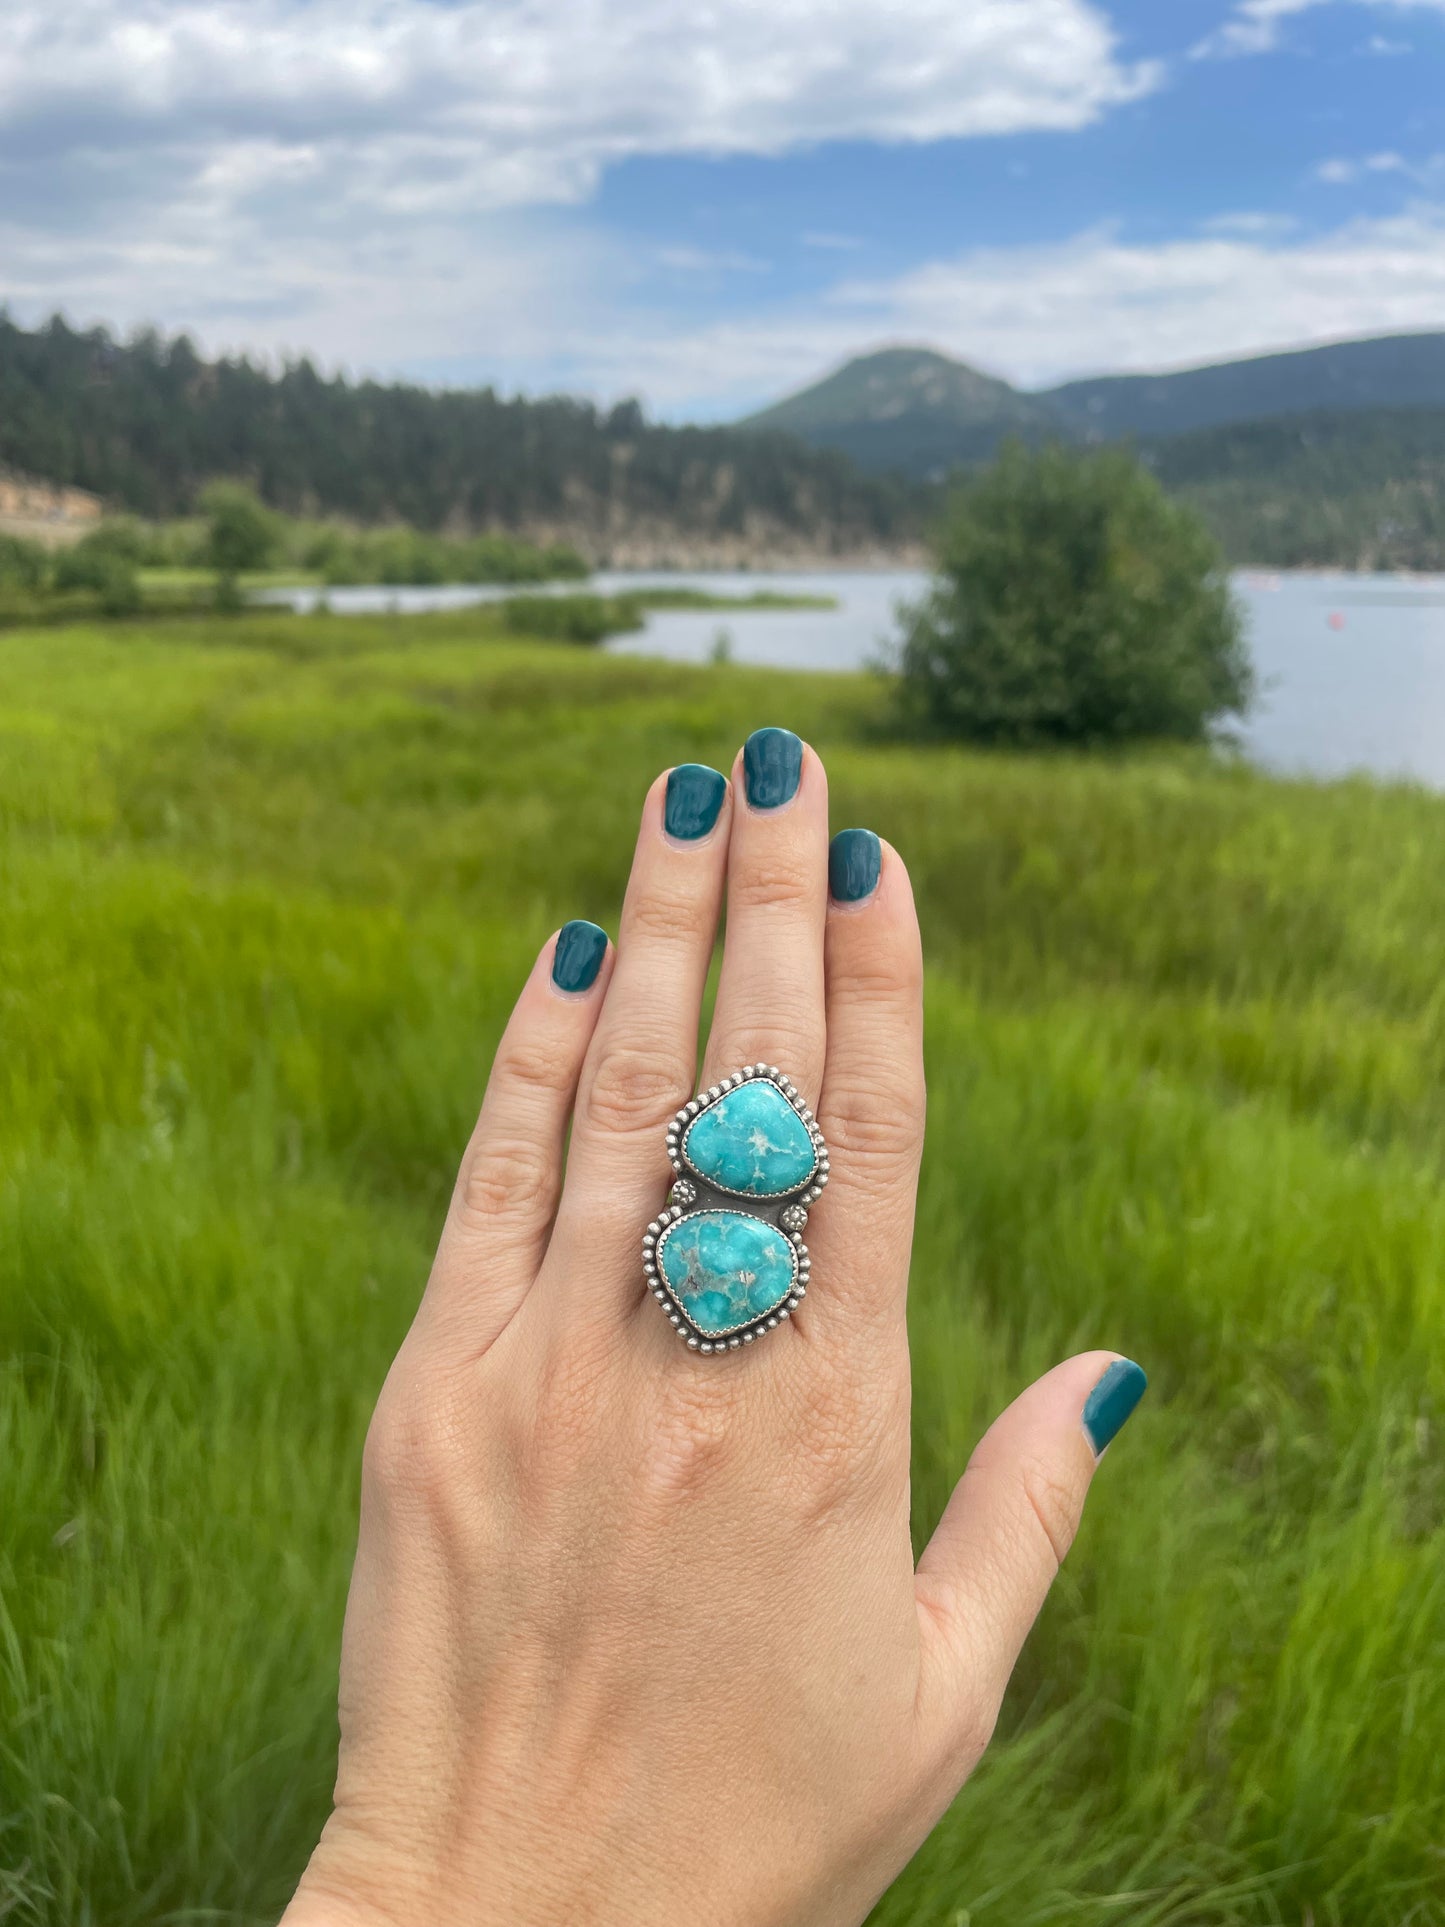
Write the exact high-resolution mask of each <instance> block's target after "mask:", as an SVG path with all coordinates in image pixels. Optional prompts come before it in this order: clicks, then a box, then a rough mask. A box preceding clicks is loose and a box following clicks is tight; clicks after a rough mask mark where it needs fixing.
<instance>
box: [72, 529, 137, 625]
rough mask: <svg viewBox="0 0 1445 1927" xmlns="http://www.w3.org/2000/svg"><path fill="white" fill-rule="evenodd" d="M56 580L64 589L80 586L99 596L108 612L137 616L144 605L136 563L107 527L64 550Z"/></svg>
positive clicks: (116, 614) (100, 601) (109, 614)
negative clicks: (112, 538) (137, 577)
mask: <svg viewBox="0 0 1445 1927" xmlns="http://www.w3.org/2000/svg"><path fill="white" fill-rule="evenodd" d="M53 580H54V584H55V587H56V589H57V590H59V591H61V592H64V591H66V590H72V589H79V590H83V591H86V592H88V593H89V594H91V595H93V596H95V597H96V599H97V601H98V602H99V604H100V608H101V612H102V613H103V614H104V615H108V616H133V615H134V614H135V613H136V612H137V610H138V609H139V608H140V603H141V595H140V583H139V582H138V581H137V579H136V572H135V563H134V562H133V561H132V560H131V559H130V558H129V556H127V555H126V554H125V553H124V552H123V550H122V549H121V548H120V547H118V546H117V545H116V543H115V542H114V541H112V540H111V538H110V536H109V534H108V533H107V531H106V530H104V529H97V530H96V532H95V534H94V535H88V536H86V537H85V539H84V541H82V542H77V543H76V544H75V546H74V548H69V549H62V550H61V551H60V553H59V555H58V556H57V557H56V559H55V574H54V578H53Z"/></svg>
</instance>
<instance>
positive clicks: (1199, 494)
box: [1141, 408, 1445, 570]
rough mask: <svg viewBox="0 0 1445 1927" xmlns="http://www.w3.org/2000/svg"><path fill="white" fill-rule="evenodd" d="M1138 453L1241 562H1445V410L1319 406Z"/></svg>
mask: <svg viewBox="0 0 1445 1927" xmlns="http://www.w3.org/2000/svg"><path fill="white" fill-rule="evenodd" d="M1141 453H1142V454H1143V457H1144V459H1145V460H1146V461H1147V462H1148V464H1149V466H1150V467H1151V468H1153V470H1154V471H1155V473H1156V474H1157V475H1158V477H1159V479H1160V481H1162V482H1163V483H1164V485H1165V487H1166V488H1168V489H1169V490H1170V492H1171V493H1172V494H1175V495H1177V496H1179V497H1180V498H1181V499H1183V500H1184V501H1186V502H1189V503H1191V504H1192V505H1193V506H1194V507H1195V508H1196V509H1198V510H1199V512H1200V514H1201V515H1202V516H1203V517H1204V519H1205V520H1206V521H1207V522H1208V523H1209V524H1210V526H1211V528H1212V529H1213V530H1214V532H1215V534H1216V536H1217V537H1218V538H1219V541H1220V542H1221V543H1222V545H1223V547H1224V551H1225V553H1226V554H1227V555H1228V556H1229V557H1230V559H1231V560H1232V561H1234V562H1238V563H1251V562H1252V563H1257V564H1261V565H1265V566H1269V567H1272V568H1304V567H1330V568H1353V569H1431V570H1434V569H1445V408H1409V409H1397V408H1377V409H1368V410H1363V409H1362V410H1347V409H1336V410H1318V411H1315V412H1312V413H1309V414H1301V415H1290V416H1285V417H1283V418H1281V419H1277V420H1271V421H1260V422H1239V423H1234V424H1231V425H1230V426H1229V427H1225V428H1206V429H1199V430H1196V431H1195V432H1194V433H1193V434H1190V435H1177V436H1172V437H1169V438H1168V439H1165V440H1162V441H1158V442H1154V443H1147V444H1144V445H1142V448H1141Z"/></svg>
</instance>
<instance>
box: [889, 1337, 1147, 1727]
mask: <svg viewBox="0 0 1445 1927" xmlns="http://www.w3.org/2000/svg"><path fill="white" fill-rule="evenodd" d="M1147 1382H1148V1381H1147V1380H1146V1379H1145V1376H1144V1374H1143V1372H1142V1371H1141V1370H1140V1369H1139V1367H1138V1366H1137V1365H1135V1364H1134V1363H1133V1362H1132V1361H1131V1360H1129V1359H1126V1358H1120V1357H1119V1356H1118V1355H1117V1354H1116V1353H1113V1352H1086V1353H1084V1354H1082V1355H1081V1356H1080V1357H1078V1358H1071V1359H1069V1360H1068V1362H1067V1363H1066V1364H1063V1365H1058V1366H1055V1368H1054V1370H1053V1371H1051V1372H1049V1373H1047V1374H1046V1375H1045V1376H1044V1377H1043V1378H1041V1379H1039V1380H1038V1381H1037V1383H1036V1384H1033V1385H1031V1386H1030V1387H1029V1389H1028V1390H1027V1391H1026V1392H1024V1393H1023V1394H1022V1395H1021V1397H1019V1398H1017V1399H1015V1401H1014V1403H1013V1404H1012V1405H1010V1406H1009V1408H1008V1410H1007V1411H1006V1412H1005V1413H1004V1414H1003V1416H1002V1417H1001V1418H999V1419H997V1420H996V1421H995V1422H994V1424H993V1425H992V1426H991V1427H990V1429H989V1431H988V1432H987V1433H986V1434H985V1436H984V1438H983V1439H982V1441H981V1442H980V1444H979V1446H978V1448H977V1450H976V1451H975V1452H974V1455H973V1458H972V1459H971V1460H970V1462H969V1466H968V1470H967V1471H966V1472H965V1473H964V1475H963V1478H962V1479H961V1480H960V1482H959V1484H958V1487H957V1489H956V1491H955V1492H954V1494H953V1497H952V1498H951V1499H950V1501H949V1503H948V1507H947V1509H946V1510H945V1512H944V1515H943V1518H942V1519H941V1520H940V1521H939V1525H938V1530H937V1531H936V1532H935V1533H934V1535H933V1537H932V1539H931V1540H930V1541H929V1543H928V1545H927V1547H926V1549H925V1550H924V1554H923V1557H922V1559H920V1561H919V1562H918V1574H917V1594H918V1604H919V1613H920V1623H921V1630H922V1635H923V1650H924V1667H925V1676H924V1694H925V1698H926V1701H927V1705H928V1711H929V1713H930V1715H931V1716H932V1717H933V1719H934V1720H935V1722H936V1723H937V1730H938V1733H939V1736H940V1738H941V1740H942V1743H943V1745H944V1746H945V1747H948V1746H949V1745H950V1743H956V1744H958V1745H959V1746H961V1747H962V1748H964V1749H965V1750H966V1749H969V1748H970V1747H971V1748H972V1749H973V1750H974V1751H978V1750H981V1745H982V1743H984V1742H986V1740H987V1736H988V1734H989V1733H991V1732H992V1730H993V1723H994V1720H995V1718H996V1717H997V1714H998V1708H999V1704H1000V1702H1001V1700H1002V1698H1003V1692H1004V1688H1005V1686H1007V1684H1008V1680H1009V1675H1010V1674H1011V1673H1012V1671H1013V1668H1014V1662H1015V1660H1016V1659H1017V1658H1018V1655H1019V1649H1020V1647H1021V1646H1022V1645H1023V1643H1024V1640H1025V1638H1026V1637H1027V1635H1028V1631H1029V1628H1030V1627H1031V1626H1032V1625H1033V1623H1034V1620H1035V1619H1036V1618H1037V1616H1038V1612H1039V1608H1040V1607H1041V1606H1042V1605H1043V1603H1044V1599H1045V1596H1046V1595H1047V1593H1048V1590H1049V1587H1050V1586H1051V1585H1052V1584H1053V1582H1054V1579H1055V1577H1056V1576H1057V1574H1058V1570H1059V1567H1060V1565H1061V1564H1062V1562H1063V1559H1064V1556H1065V1554H1066V1553H1067V1552H1068V1550H1069V1547H1070V1546H1071V1545H1072V1544H1073V1540H1074V1534H1075V1533H1076V1532H1077V1530H1078V1526H1079V1520H1080V1517H1081V1515H1082V1513H1083V1509H1084V1500H1085V1498H1086V1497H1087V1495H1088V1490H1089V1483H1090V1481H1091V1480H1092V1478H1093V1476H1094V1469H1095V1467H1096V1466H1097V1464H1098V1462H1099V1459H1100V1456H1101V1455H1102V1453H1103V1452H1104V1449H1105V1447H1106V1446H1107V1445H1108V1443H1109V1441H1110V1440H1111V1439H1112V1438H1113V1437H1114V1436H1115V1434H1116V1433H1117V1432H1118V1431H1119V1428H1120V1427H1121V1426H1122V1425H1123V1423H1124V1421H1125V1420H1126V1419H1127V1418H1128V1417H1129V1414H1130V1413H1131V1412H1132V1411H1133V1410H1134V1407H1135V1406H1136V1405H1137V1404H1138V1403H1139V1400H1140V1399H1141V1398H1142V1397H1143V1395H1144V1389H1145V1386H1146V1384H1147Z"/></svg>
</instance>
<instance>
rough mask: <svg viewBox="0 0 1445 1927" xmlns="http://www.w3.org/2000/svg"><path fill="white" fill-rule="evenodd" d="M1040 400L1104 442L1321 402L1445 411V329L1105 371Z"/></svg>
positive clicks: (1294, 410)
mask: <svg viewBox="0 0 1445 1927" xmlns="http://www.w3.org/2000/svg"><path fill="white" fill-rule="evenodd" d="M1037 399H1038V400H1040V401H1043V402H1045V403H1047V404H1049V405H1050V406H1051V407H1053V408H1054V409H1055V410H1056V411H1057V412H1058V413H1059V414H1060V415H1061V416H1063V417H1065V418H1066V419H1067V420H1068V421H1069V422H1070V423H1071V424H1073V426H1074V427H1075V428H1076V429H1077V430H1078V431H1079V432H1081V433H1083V434H1085V435H1087V436H1088V437H1089V438H1090V439H1091V440H1098V441H1117V440H1120V439H1121V438H1123V437H1126V436H1154V435H1180V434H1186V433H1188V432H1189V431H1190V430H1191V429H1196V428H1218V427H1221V426H1223V425H1224V424H1225V423H1227V422H1240V421H1253V420H1258V419H1260V418H1262V417H1266V416H1272V415H1294V414H1303V413H1305V412H1307V411H1313V410H1319V409H1331V410H1343V409H1353V408H1413V407H1427V408H1445V334H1428V335H1383V336H1380V337H1378V338H1376V339H1373V340H1369V341H1340V342H1335V343H1332V344H1331V345H1330V346H1328V347H1324V348H1299V349H1294V350H1291V351H1290V352H1289V353H1287V354H1279V355H1256V356H1254V357H1253V358H1252V359H1250V360H1248V361H1221V362H1215V363H1212V364H1211V365H1209V366H1208V367H1204V368H1186V369H1183V370H1181V371H1180V372H1179V373H1177V374H1168V375H1101V376H1099V377H1097V378H1095V379H1094V380H1090V381H1070V382H1065V383H1064V385H1063V386H1062V387H1061V388H1050V389H1047V390H1045V391H1044V392H1043V393H1042V394H1041V395H1040V396H1038V397H1037Z"/></svg>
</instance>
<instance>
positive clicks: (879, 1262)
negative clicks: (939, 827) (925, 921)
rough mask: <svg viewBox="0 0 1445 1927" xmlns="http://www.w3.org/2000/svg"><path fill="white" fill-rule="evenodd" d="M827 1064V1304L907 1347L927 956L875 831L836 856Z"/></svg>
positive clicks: (822, 1106)
mask: <svg viewBox="0 0 1445 1927" xmlns="http://www.w3.org/2000/svg"><path fill="white" fill-rule="evenodd" d="M828 874H829V885H830V889H829V905H828V922H827V931H826V938H825V946H826V947H825V956H826V965H827V984H828V1001H827V1029H828V1058H827V1063H826V1065H825V1067H824V1071H823V1093H822V1097H821V1099H820V1100H819V1104H818V1122H819V1124H820V1125H821V1126H822V1129H823V1136H824V1138H825V1139H826V1141H827V1144H828V1151H829V1158H830V1178H829V1184H828V1189H827V1191H826V1192H825V1193H824V1194H823V1197H822V1198H821V1199H820V1200H819V1202H818V1204H817V1205H816V1206H815V1208H814V1216H813V1220H812V1222H811V1223H810V1225H809V1229H808V1234H807V1237H808V1245H809V1247H810V1251H811V1255H812V1258H813V1276H814V1277H815V1278H816V1279H817V1280H818V1282H819V1284H820V1286H821V1287H822V1288H823V1292H822V1294H820V1296H821V1295H823V1294H826V1298H827V1302H828V1304H829V1305H830V1306H831V1305H836V1306H838V1307H839V1308H840V1309H841V1310H842V1311H843V1312H845V1313H856V1314H857V1315H858V1318H859V1320H860V1321H861V1324H862V1326H863V1327H864V1328H865V1329H866V1330H867V1332H868V1333H869V1336H870V1338H872V1337H873V1336H874V1335H876V1332H877V1328H878V1325H879V1323H880V1321H882V1322H883V1323H885V1324H887V1325H889V1326H891V1327H893V1328H894V1329H895V1331H896V1333H897V1336H898V1337H899V1339H900V1341H901V1340H902V1339H903V1337H904V1329H905V1328H904V1311H905V1299H906V1293H907V1284H908V1255H909V1250H910V1247H911V1246H912V1242H913V1207H914V1200H915V1197H916V1195H917V1190H918V1163H919V1158H920V1157H921V1155H922V1151H923V1114H924V1084H923V951H922V945H921V943H920V940H919V935H918V918H917V915H916V914H915V912H914V908H913V891H912V889H911V888H910V886H909V882H908V872H907V870H906V869H905V868H904V866H903V862H902V860H901V858H900V857H899V855H898V852H897V851H896V850H894V849H893V848H892V847H891V846H890V845H888V844H886V843H882V842H880V840H879V839H878V838H877V837H876V836H875V835H874V834H873V832H872V831H871V830H841V831H839V833H838V835H837V836H835V837H834V839H833V842H832V846H831V848H830V850H829V859H828Z"/></svg>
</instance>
